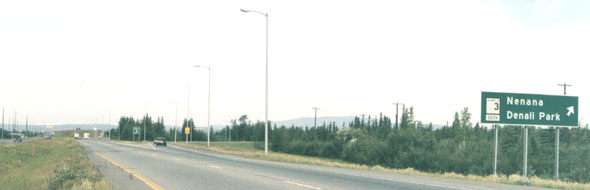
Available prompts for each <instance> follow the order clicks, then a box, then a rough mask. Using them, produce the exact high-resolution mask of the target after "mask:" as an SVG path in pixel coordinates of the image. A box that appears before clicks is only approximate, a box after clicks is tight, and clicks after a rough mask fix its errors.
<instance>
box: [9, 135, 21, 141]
mask: <svg viewBox="0 0 590 190" xmlns="http://www.w3.org/2000/svg"><path fill="white" fill-rule="evenodd" d="M12 141H13V142H23V138H22V137H21V136H20V135H16V136H14V139H13V140H12Z"/></svg>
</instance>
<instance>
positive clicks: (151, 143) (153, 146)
mask: <svg viewBox="0 0 590 190" xmlns="http://www.w3.org/2000/svg"><path fill="white" fill-rule="evenodd" d="M147 144H148V145H150V146H151V147H152V148H153V149H154V150H156V147H155V146H154V145H152V143H147Z"/></svg>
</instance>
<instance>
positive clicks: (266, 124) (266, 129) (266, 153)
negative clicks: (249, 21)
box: [240, 9, 268, 155]
mask: <svg viewBox="0 0 590 190" xmlns="http://www.w3.org/2000/svg"><path fill="white" fill-rule="evenodd" d="M240 11H242V12H245V13H247V12H255V13H258V14H261V15H263V16H264V17H265V18H266V88H265V98H264V102H265V106H264V108H265V109H264V155H268V13H263V12H260V11H256V10H248V9H240Z"/></svg>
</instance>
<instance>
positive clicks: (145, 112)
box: [143, 103, 147, 141]
mask: <svg viewBox="0 0 590 190" xmlns="http://www.w3.org/2000/svg"><path fill="white" fill-rule="evenodd" d="M143 112H144V116H143V118H144V119H143V141H145V128H146V124H147V103H144V104H143Z"/></svg>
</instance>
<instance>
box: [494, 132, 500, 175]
mask: <svg viewBox="0 0 590 190" xmlns="http://www.w3.org/2000/svg"><path fill="white" fill-rule="evenodd" d="M498 127H500V126H499V125H496V127H495V128H496V137H495V138H496V143H495V144H494V175H495V176H497V175H498V174H497V173H496V171H497V169H498Z"/></svg>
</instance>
